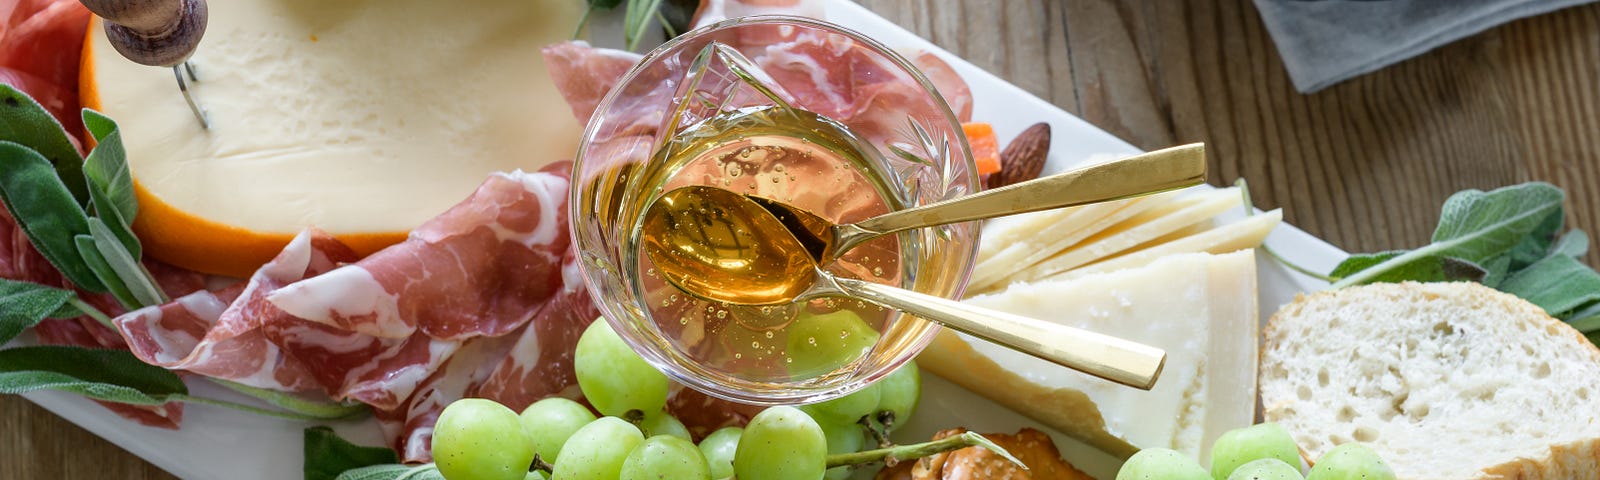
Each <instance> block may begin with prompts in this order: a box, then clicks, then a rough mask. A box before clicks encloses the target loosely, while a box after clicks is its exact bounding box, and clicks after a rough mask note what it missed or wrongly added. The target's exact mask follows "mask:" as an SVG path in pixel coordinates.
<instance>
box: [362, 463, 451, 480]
mask: <svg viewBox="0 0 1600 480" xmlns="http://www.w3.org/2000/svg"><path fill="white" fill-rule="evenodd" d="M339 480H445V478H444V474H442V473H439V467H438V466H435V465H434V464H432V463H427V464H422V465H417V466H414V467H413V466H410V465H394V464H391V465H373V466H370V467H361V468H357V469H355V470H348V471H346V472H344V473H341V474H339Z"/></svg>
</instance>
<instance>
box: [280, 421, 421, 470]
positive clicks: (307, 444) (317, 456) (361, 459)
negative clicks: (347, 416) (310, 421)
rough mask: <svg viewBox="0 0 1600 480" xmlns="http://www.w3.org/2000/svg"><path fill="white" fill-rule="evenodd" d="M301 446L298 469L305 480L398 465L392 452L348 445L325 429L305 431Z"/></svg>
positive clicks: (384, 449)
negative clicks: (300, 459)
mask: <svg viewBox="0 0 1600 480" xmlns="http://www.w3.org/2000/svg"><path fill="white" fill-rule="evenodd" d="M302 443H303V445H304V448H305V463H304V465H303V466H302V467H301V470H302V472H303V473H304V474H305V480H335V479H337V478H339V474H341V473H344V472H345V471H348V470H354V469H357V468H361V467H367V466H372V465H383V464H391V463H399V462H400V457H398V456H396V455H395V453H394V450H390V449H388V448H383V447H363V446H360V445H356V444H353V443H350V442H348V441H346V440H345V439H343V438H339V434H337V433H334V431H333V429H331V428H328V427H312V428H307V429H306V431H305V440H304V442H302Z"/></svg>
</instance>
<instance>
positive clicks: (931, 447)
mask: <svg viewBox="0 0 1600 480" xmlns="http://www.w3.org/2000/svg"><path fill="white" fill-rule="evenodd" d="M967 447H983V448H987V449H989V450H990V451H992V452H994V453H996V454H999V455H1000V456H1001V457H1005V459H1006V460H1010V461H1011V463H1015V464H1017V466H1019V467H1022V469H1023V470H1027V469H1028V466H1027V465H1023V464H1022V461H1021V460H1017V457H1014V456H1011V452H1007V451H1006V449H1004V448H1001V447H1000V446H999V445H996V444H995V443H994V442H991V441H989V439H987V438H983V435H979V434H977V433H976V432H966V433H962V434H960V435H956V436H953V437H948V438H943V439H939V440H934V441H931V442H924V443H918V444H913V445H898V446H893V447H889V448H879V449H877V450H867V451H864V452H855V453H841V454H837V455H828V468H833V467H844V466H849V465H859V464H863V463H871V462H878V461H882V462H884V463H889V462H891V461H899V460H910V459H913V458H922V457H926V456H929V455H933V454H936V453H944V452H948V451H951V450H960V449H963V448H967Z"/></svg>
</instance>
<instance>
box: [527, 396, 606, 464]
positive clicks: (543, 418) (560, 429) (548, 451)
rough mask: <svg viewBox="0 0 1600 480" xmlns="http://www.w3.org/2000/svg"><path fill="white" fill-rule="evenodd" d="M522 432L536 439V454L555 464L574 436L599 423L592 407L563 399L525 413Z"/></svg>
mask: <svg viewBox="0 0 1600 480" xmlns="http://www.w3.org/2000/svg"><path fill="white" fill-rule="evenodd" d="M521 420H522V430H523V431H525V432H528V437H529V438H532V439H533V452H534V453H537V454H539V458H542V459H544V461H546V462H549V463H555V461H556V458H558V457H559V456H560V454H561V446H562V445H566V443H567V439H568V438H571V437H572V433H573V432H576V431H578V429H580V428H583V426H584V425H588V424H589V422H593V421H594V420H595V416H594V413H593V412H590V411H589V407H585V406H583V404H581V403H578V402H574V401H572V400H568V399H565V398H561V397H550V398H546V399H544V400H540V401H537V402H533V405H528V408H525V409H523V410H522V418H521Z"/></svg>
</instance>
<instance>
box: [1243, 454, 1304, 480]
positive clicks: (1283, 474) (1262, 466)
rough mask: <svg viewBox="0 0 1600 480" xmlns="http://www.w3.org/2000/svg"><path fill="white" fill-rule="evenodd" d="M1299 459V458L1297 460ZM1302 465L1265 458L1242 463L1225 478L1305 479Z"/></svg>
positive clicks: (1262, 479)
mask: <svg viewBox="0 0 1600 480" xmlns="http://www.w3.org/2000/svg"><path fill="white" fill-rule="evenodd" d="M1297 461H1298V460H1297ZM1305 478H1306V477H1302V476H1300V467H1296V466H1292V465H1289V464H1287V463H1283V461H1282V460H1278V459H1276V458H1263V459H1260V460H1254V461H1251V462H1250V463H1246V464H1244V465H1240V466H1239V468H1235V469H1233V474H1231V475H1228V478H1227V479H1225V480H1305Z"/></svg>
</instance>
